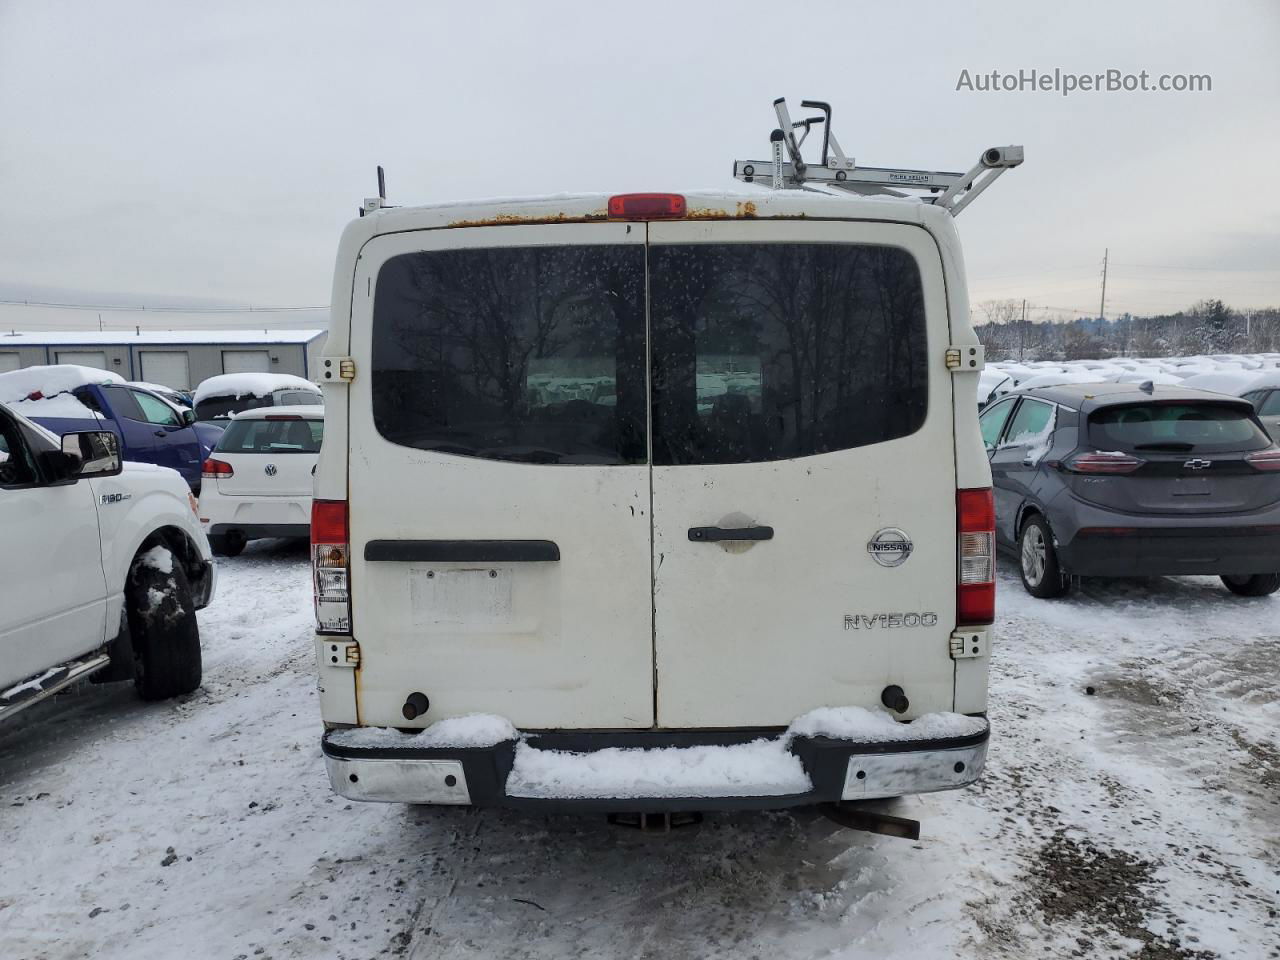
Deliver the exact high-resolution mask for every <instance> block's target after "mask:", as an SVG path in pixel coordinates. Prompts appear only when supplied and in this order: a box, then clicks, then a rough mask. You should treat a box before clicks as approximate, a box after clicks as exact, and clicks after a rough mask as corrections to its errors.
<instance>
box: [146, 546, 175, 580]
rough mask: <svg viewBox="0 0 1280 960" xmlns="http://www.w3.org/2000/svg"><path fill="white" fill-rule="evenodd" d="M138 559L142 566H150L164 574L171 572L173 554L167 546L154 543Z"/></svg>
mask: <svg viewBox="0 0 1280 960" xmlns="http://www.w3.org/2000/svg"><path fill="white" fill-rule="evenodd" d="M140 559H141V560H142V565H143V566H144V567H150V568H151V569H152V570H159V571H160V572H161V573H165V574H168V573H173V554H172V553H170V552H169V548H168V547H165V546H160V545H156V546H154V547H152V548H151V549H150V550H148V551H147V552H146V553H144V554H143V555H142V557H141V558H140Z"/></svg>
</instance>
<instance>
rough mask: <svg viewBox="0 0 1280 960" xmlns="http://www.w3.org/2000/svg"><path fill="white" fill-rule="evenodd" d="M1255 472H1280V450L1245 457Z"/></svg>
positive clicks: (1265, 451)
mask: <svg viewBox="0 0 1280 960" xmlns="http://www.w3.org/2000/svg"><path fill="white" fill-rule="evenodd" d="M1245 460H1246V461H1248V463H1249V464H1250V465H1252V466H1253V468H1254V469H1255V470H1265V471H1267V472H1268V473H1271V472H1272V471H1275V470H1280V450H1262V451H1260V452H1258V453H1251V454H1249V455H1248V456H1246V457H1245Z"/></svg>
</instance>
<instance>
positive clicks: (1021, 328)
mask: <svg viewBox="0 0 1280 960" xmlns="http://www.w3.org/2000/svg"><path fill="white" fill-rule="evenodd" d="M1026 346H1027V298H1026V297H1023V298H1022V323H1020V324H1018V362H1019V363H1021V362H1022V354H1023V351H1024V350H1025V348H1026Z"/></svg>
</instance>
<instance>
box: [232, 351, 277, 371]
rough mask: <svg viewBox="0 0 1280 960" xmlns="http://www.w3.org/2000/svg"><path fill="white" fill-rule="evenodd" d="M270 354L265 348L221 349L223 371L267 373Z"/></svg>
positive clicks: (269, 364)
mask: <svg viewBox="0 0 1280 960" xmlns="http://www.w3.org/2000/svg"><path fill="white" fill-rule="evenodd" d="M270 370H271V356H270V354H268V353H267V351H265V350H223V351H222V372H223V373H269V372H270Z"/></svg>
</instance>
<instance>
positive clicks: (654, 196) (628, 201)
mask: <svg viewBox="0 0 1280 960" xmlns="http://www.w3.org/2000/svg"><path fill="white" fill-rule="evenodd" d="M685 209H686V206H685V202H684V197H683V196H682V195H680V194H678V193H619V194H615V195H614V196H612V197H610V198H609V219H610V220H665V219H671V218H672V217H683V216H684V214H685Z"/></svg>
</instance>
